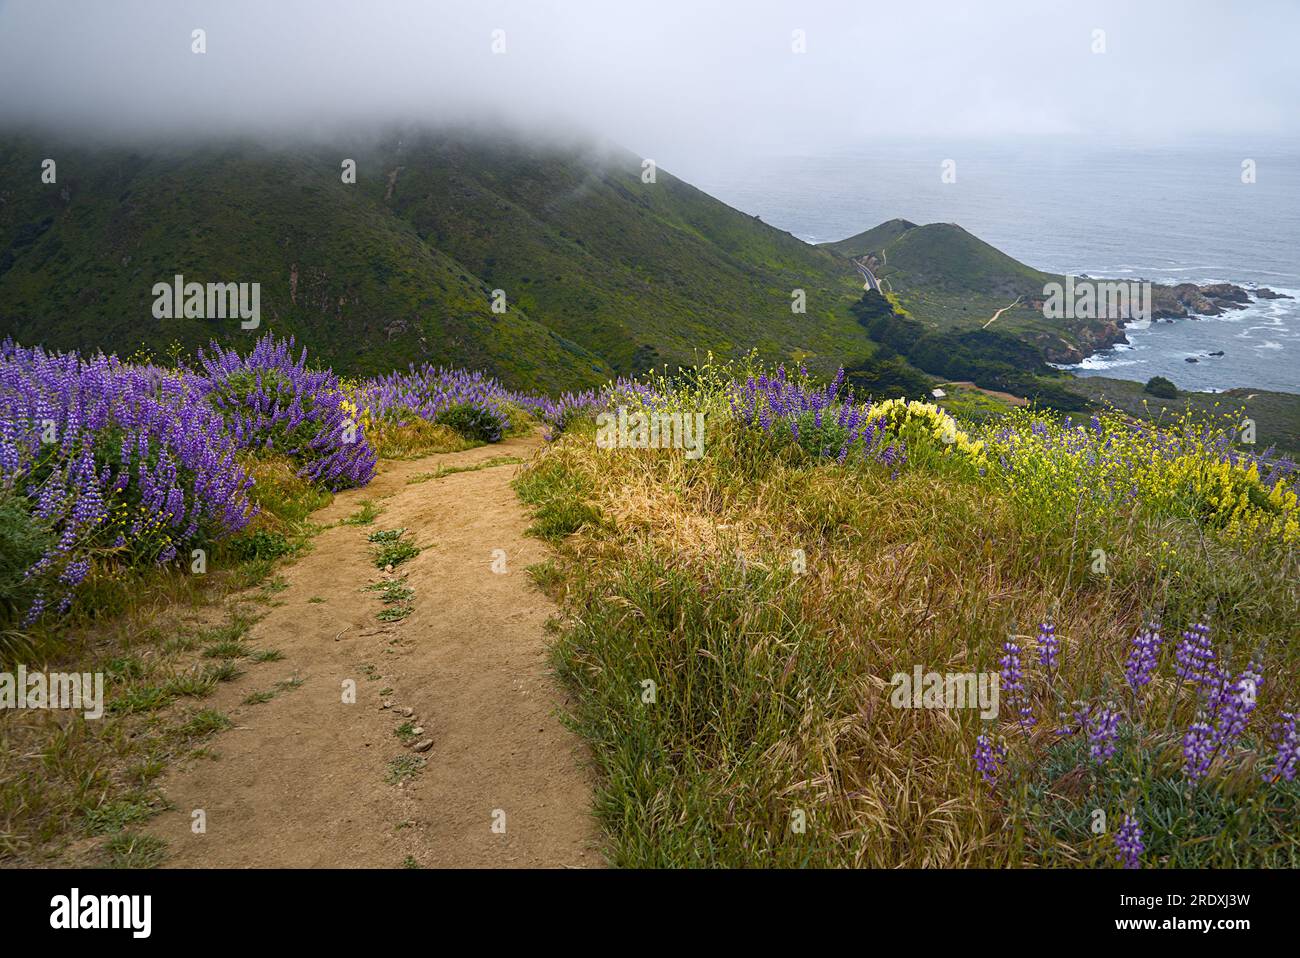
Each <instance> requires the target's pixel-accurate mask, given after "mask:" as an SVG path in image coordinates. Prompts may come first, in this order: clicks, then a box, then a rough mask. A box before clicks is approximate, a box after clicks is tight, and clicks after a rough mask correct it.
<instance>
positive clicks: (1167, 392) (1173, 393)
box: [1142, 376, 1178, 399]
mask: <svg viewBox="0 0 1300 958" xmlns="http://www.w3.org/2000/svg"><path fill="white" fill-rule="evenodd" d="M1142 390H1143V392H1148V393H1150V394H1151V395H1153V396H1159V397H1160V398H1161V399H1177V398H1178V387H1177V386H1175V385H1174V384H1173V383H1172V382H1170V381H1169V380H1168V379H1165V377H1164V376H1152V377H1151V378H1150V379H1148V380H1147V384H1146V385H1145V386H1143V387H1142Z"/></svg>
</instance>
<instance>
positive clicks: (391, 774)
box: [384, 755, 428, 785]
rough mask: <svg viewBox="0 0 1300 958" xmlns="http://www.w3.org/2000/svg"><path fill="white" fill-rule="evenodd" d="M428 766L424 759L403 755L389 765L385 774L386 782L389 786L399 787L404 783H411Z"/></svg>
mask: <svg viewBox="0 0 1300 958" xmlns="http://www.w3.org/2000/svg"><path fill="white" fill-rule="evenodd" d="M427 764H428V762H426V761H425V760H424V759H422V758H416V757H415V756H414V755H401V756H398V757H397V758H395V759H393V760H392V761H390V762H389V763H388V770H387V772H386V773H385V774H384V781H385V782H387V783H388V784H389V785H398V784H400V783H402V782H409V781H410V780H411V779H413V778H415V777H416V776H417V775H419V774H420V773H421V772H422V771H424V768H425V766H426V765H427Z"/></svg>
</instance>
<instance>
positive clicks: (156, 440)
mask: <svg viewBox="0 0 1300 958" xmlns="http://www.w3.org/2000/svg"><path fill="white" fill-rule="evenodd" d="M204 395H205V394H204V391H203V390H202V389H201V388H198V387H197V385H196V384H195V383H194V382H192V381H191V380H189V379H187V377H185V376H184V375H181V374H178V373H176V372H175V371H168V370H163V369H159V368H156V367H151V366H131V365H127V364H125V363H122V362H121V361H119V360H118V359H117V358H116V357H112V356H103V355H98V356H95V357H93V358H88V359H86V358H82V357H80V356H78V355H77V354H75V353H59V352H46V351H45V350H43V349H40V348H35V349H25V348H22V347H19V346H17V345H15V344H14V343H13V342H11V341H9V340H6V341H5V342H3V343H0V488H2V489H3V491H4V493H5V494H9V495H18V496H20V497H25V498H26V499H27V500H28V502H29V503H30V510H31V516H32V518H33V520H34V521H35V522H37V523H40V524H42V525H44V526H47V527H48V528H50V529H51V530H52V532H53V534H54V536H55V537H56V543H55V545H54V546H53V547H52V548H51V549H50V550H49V551H48V552H47V553H46V554H45V555H44V556H42V558H41V559H40V561H39V562H37V563H36V564H35V565H34V566H33V567H32V568H30V569H28V570H27V573H26V574H27V577H28V578H29V579H33V580H35V581H37V582H39V583H40V584H41V585H40V589H39V593H38V595H37V597H36V599H35V601H34V603H33V604H32V606H31V607H30V609H28V611H27V613H26V620H25V621H26V623H27V624H30V623H31V622H33V621H35V620H36V619H37V618H39V617H40V615H41V614H42V613H43V612H45V611H46V610H47V609H53V610H55V611H59V612H62V611H66V610H67V609H68V607H69V606H70V604H71V601H72V595H73V591H74V590H75V588H76V586H78V585H79V584H80V583H81V582H82V581H83V579H84V578H85V576H86V575H87V574H88V572H89V571H90V568H91V562H92V560H93V559H94V558H95V557H97V556H112V555H116V556H120V557H124V558H126V559H127V560H128V561H132V562H158V563H163V562H169V561H171V560H172V559H174V558H176V556H177V555H178V554H181V553H182V552H186V551H187V550H188V548H189V547H190V546H192V545H193V544H196V543H199V542H204V541H207V540H208V539H209V538H212V537H216V536H219V535H223V534H228V533H231V532H234V531H236V530H238V529H240V528H242V527H243V526H244V525H245V524H246V523H247V522H248V520H249V518H250V515H251V512H252V510H251V507H250V505H249V500H248V495H247V492H248V488H249V487H250V485H251V480H250V479H249V477H248V476H247V474H246V473H245V472H244V471H243V470H242V469H241V468H240V467H239V466H238V464H237V463H236V461H235V455H236V443H235V442H234V440H233V438H232V436H231V435H230V433H229V432H228V431H227V429H226V428H225V425H224V423H223V421H222V418H221V416H220V415H218V413H217V412H216V411H215V410H214V409H213V408H212V406H211V405H209V404H208V403H207V402H206V401H205V398H204Z"/></svg>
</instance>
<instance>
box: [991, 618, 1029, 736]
mask: <svg viewBox="0 0 1300 958" xmlns="http://www.w3.org/2000/svg"><path fill="white" fill-rule="evenodd" d="M998 665H999V666H1000V670H999V673H998V687H999V688H1000V689H1001V691H1002V694H1003V695H1005V696H1006V699H1007V704H1008V705H1011V706H1012V707H1013V708H1015V709H1016V713H1017V715H1018V716H1019V719H1018V720H1019V722H1020V724H1021V725H1022V726H1025V727H1028V726H1030V725H1033V724H1034V709H1033V704H1032V702H1031V701H1030V698H1029V690H1028V688H1027V686H1026V685H1025V672H1024V667H1023V665H1022V664H1021V658H1020V645H1019V643H1017V642H1016V640H1015V638H1014V637H1008V638H1007V641H1006V642H1005V643H1004V644H1003V646H1002V658H1000V659H998Z"/></svg>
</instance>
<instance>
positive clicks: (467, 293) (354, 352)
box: [0, 144, 610, 386]
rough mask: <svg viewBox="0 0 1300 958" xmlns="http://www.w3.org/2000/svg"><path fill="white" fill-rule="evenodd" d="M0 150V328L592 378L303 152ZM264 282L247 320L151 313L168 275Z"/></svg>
mask: <svg viewBox="0 0 1300 958" xmlns="http://www.w3.org/2000/svg"><path fill="white" fill-rule="evenodd" d="M50 152H52V153H53V155H54V156H55V157H57V161H58V181H57V183H56V184H54V185H45V184H41V183H40V180H39V175H38V174H39V169H40V157H41V156H42V155H45V153H44V152H43V151H41V150H38V149H36V148H35V145H34V144H23V145H18V146H10V147H8V148H6V149H4V151H3V153H0V169H2V170H3V173H0V181H3V182H4V184H5V189H4V193H3V195H2V196H0V199H3V200H4V202H3V205H0V211H2V212H0V250H3V251H5V252H0V333H2V334H8V335H13V336H15V337H16V338H18V339H20V340H23V341H27V342H39V343H42V344H46V345H50V346H58V347H66V348H81V349H90V348H104V349H106V350H116V351H119V352H124V353H129V352H132V351H133V350H135V349H137V348H140V347H142V346H144V347H149V348H152V349H153V350H154V351H155V352H162V351H163V350H165V349H166V348H167V347H168V346H169V345H170V344H171V343H173V342H179V343H180V344H181V345H182V346H184V347H186V348H190V349H192V348H194V347H197V346H200V345H203V344H204V343H206V342H207V341H208V340H209V339H211V338H216V339H220V340H223V341H227V342H239V341H240V340H241V337H242V338H244V339H247V338H248V337H250V336H257V335H261V333H262V332H264V331H266V330H272V331H274V332H276V333H277V334H280V335H290V334H292V335H295V336H296V337H297V338H298V340H299V341H300V342H302V343H304V344H307V345H309V346H311V347H312V351H313V354H314V355H316V356H317V357H319V359H320V360H321V361H322V362H328V363H334V364H336V365H337V366H338V367H339V368H341V369H343V370H345V371H347V372H349V373H351V372H358V373H361V372H377V371H383V370H387V369H391V368H393V367H394V366H404V365H405V364H406V363H407V362H410V361H417V362H418V361H423V360H429V361H434V362H446V363H457V364H464V365H469V366H475V367H483V368H487V369H491V370H493V371H496V372H498V373H500V374H502V375H503V376H505V377H506V378H508V379H510V380H511V381H514V382H517V383H520V384H527V385H539V386H558V385H565V384H577V383H585V382H595V381H599V380H600V379H602V378H604V377H605V376H606V375H607V374H608V373H609V371H610V370H609V367H608V366H607V365H606V364H605V363H604V362H603V361H601V360H600V359H599V358H598V357H596V356H594V355H592V354H590V353H588V352H587V351H586V350H583V349H582V348H581V347H580V346H578V345H577V344H575V343H572V342H567V341H565V340H563V339H562V338H561V337H559V336H557V335H555V334H554V333H553V332H551V331H550V330H549V329H547V328H546V327H545V326H543V325H541V324H539V323H537V322H536V321H534V320H532V319H531V318H529V317H528V316H527V315H526V314H525V313H524V312H522V311H520V310H517V309H512V310H509V311H508V312H507V313H505V314H504V315H496V314H494V313H493V312H492V311H491V308H490V298H489V295H490V292H489V289H488V288H487V287H486V285H485V284H484V282H483V280H481V279H480V278H479V277H477V276H474V275H473V273H472V272H471V271H469V270H467V269H465V268H464V267H463V266H462V265H461V264H459V263H457V262H456V261H455V260H454V259H453V258H452V257H450V256H448V255H447V254H446V253H444V252H442V251H441V250H438V249H436V248H435V247H432V246H430V245H429V244H427V243H425V242H423V241H422V240H421V239H420V237H419V236H418V235H416V233H415V231H414V230H413V229H412V228H411V227H410V226H409V225H408V224H406V223H404V222H402V221H401V220H400V219H398V218H396V217H393V216H391V215H389V214H388V213H387V211H385V210H384V209H382V208H381V207H378V206H376V204H374V202H373V201H372V200H371V199H370V198H369V197H368V196H367V195H366V194H364V193H362V192H360V191H358V190H357V189H355V187H350V186H347V185H345V184H343V183H342V182H341V180H340V177H339V176H338V175H337V172H336V171H337V163H335V164H334V169H332V170H331V169H330V168H329V167H325V166H323V165H322V164H321V163H319V162H313V161H312V159H311V158H310V157H308V156H304V155H299V154H286V153H273V152H270V151H267V150H264V149H261V148H258V147H253V146H240V147H228V148H223V149H220V150H216V149H213V150H204V151H190V152H175V151H170V152H154V153H148V154H146V153H138V152H132V151H125V150H113V151H93V152H92V151H85V150H72V149H68V148H66V147H64V148H62V149H56V150H51V151H50ZM178 273H179V274H182V275H183V276H184V277H185V279H186V280H187V281H197V282H204V283H206V282H247V283H253V282H257V283H260V284H261V324H260V326H259V328H258V329H256V330H251V331H244V330H241V329H240V328H239V324H238V322H237V321H236V320H217V319H184V318H176V319H156V318H155V317H154V315H153V300H154V297H153V293H152V288H153V285H154V283H156V282H160V281H163V282H170V281H171V278H172V277H173V276H174V275H175V274H178Z"/></svg>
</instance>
